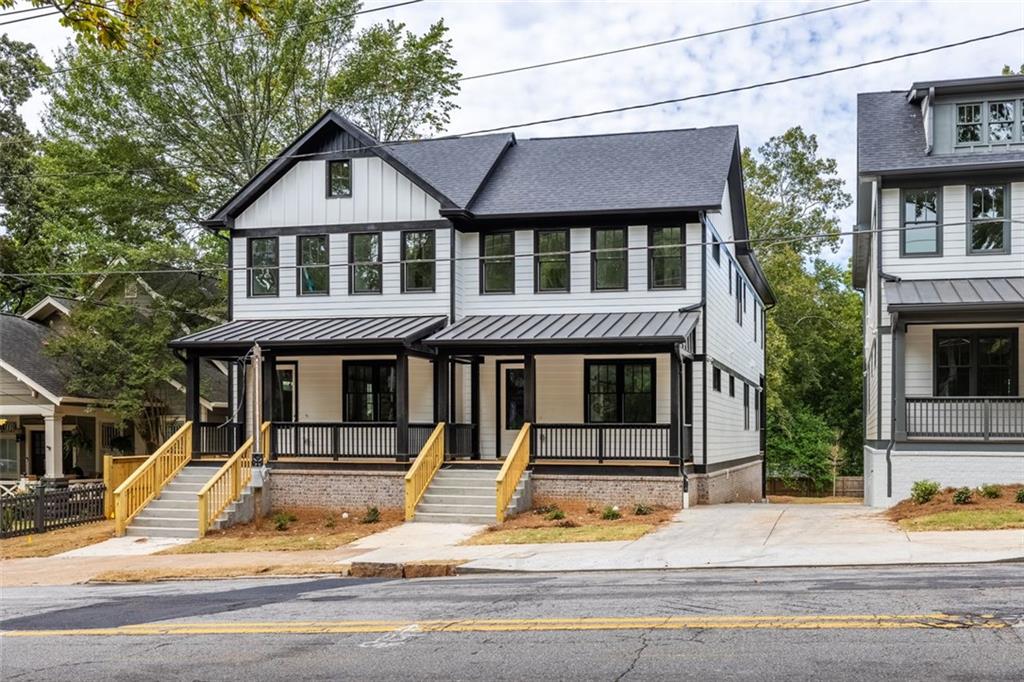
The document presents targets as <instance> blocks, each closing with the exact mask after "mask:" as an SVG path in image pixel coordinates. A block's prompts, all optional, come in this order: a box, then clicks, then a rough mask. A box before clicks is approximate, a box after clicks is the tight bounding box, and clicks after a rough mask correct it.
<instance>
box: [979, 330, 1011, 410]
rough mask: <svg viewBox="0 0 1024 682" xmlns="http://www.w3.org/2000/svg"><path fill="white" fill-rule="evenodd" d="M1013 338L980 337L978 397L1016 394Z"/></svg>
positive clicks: (996, 335)
mask: <svg viewBox="0 0 1024 682" xmlns="http://www.w3.org/2000/svg"><path fill="white" fill-rule="evenodd" d="M1014 354H1015V348H1014V343H1013V338H1012V337H1011V336H1009V335H1007V334H994V335H985V336H979V337H978V395H988V396H1012V395H1014V394H1015V393H1016V390H1015V388H1016V386H1015V381H1014V377H1015V376H1016V368H1017V367H1016V362H1015V360H1016V358H1015V356H1014Z"/></svg>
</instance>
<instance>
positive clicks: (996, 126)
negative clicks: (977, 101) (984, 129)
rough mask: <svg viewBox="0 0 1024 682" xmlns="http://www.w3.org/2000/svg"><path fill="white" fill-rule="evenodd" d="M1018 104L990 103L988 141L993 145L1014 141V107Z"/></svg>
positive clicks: (1011, 102)
mask: <svg viewBox="0 0 1024 682" xmlns="http://www.w3.org/2000/svg"><path fill="white" fill-rule="evenodd" d="M1015 104H1016V102H1013V101H1009V102H989V103H988V141H989V142H990V143H992V144H999V143H1001V142H1012V141H1013V122H1014V119H1015V117H1014V108H1015V107H1014V105H1015Z"/></svg>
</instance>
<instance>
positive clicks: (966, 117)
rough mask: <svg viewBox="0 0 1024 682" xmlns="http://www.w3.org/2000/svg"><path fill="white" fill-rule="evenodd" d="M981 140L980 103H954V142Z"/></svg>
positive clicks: (970, 142)
mask: <svg viewBox="0 0 1024 682" xmlns="http://www.w3.org/2000/svg"><path fill="white" fill-rule="evenodd" d="M975 142H981V103H980V102H972V103H969V104H958V105H956V143H957V144H972V143H975Z"/></svg>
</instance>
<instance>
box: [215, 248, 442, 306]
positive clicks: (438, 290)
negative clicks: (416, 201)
mask: <svg viewBox="0 0 1024 682" xmlns="http://www.w3.org/2000/svg"><path fill="white" fill-rule="evenodd" d="M411 229H414V228H411ZM434 232H435V235H436V237H435V249H436V254H437V256H438V258H439V260H438V262H437V266H436V270H435V279H434V291H433V292H410V293H403V292H402V286H401V266H400V265H399V263H398V261H399V260H400V259H401V254H402V236H401V235H402V233H401V232H400V231H397V230H394V231H384V232H381V233H380V235H381V261H382V262H383V265H382V275H383V280H382V293H380V294H352V295H350V294H349V282H348V277H349V267H348V247H349V235H348V234H346V233H335V234H331V235H330V238H329V249H330V251H329V254H328V257H329V259H330V263H331V266H332V267H331V270H330V273H331V278H330V294H328V295H316V296H299V295H298V292H297V289H296V287H297V274H298V271H297V261H296V244H297V243H298V242H297V240H298V237H296V236H294V235H282V236H280V237H278V238H277V239H278V259H279V260H278V262H279V264H280V265H279V267H280V269H279V278H278V295H277V296H255V297H253V296H248V293H247V281H246V276H247V274H248V273H247V271H246V255H247V252H246V250H247V239H246V238H245V237H234V247H233V251H232V255H233V259H234V264H233V267H234V269H235V273H237V274H236V276H235V278H234V291H233V295H234V298H233V305H234V319H236V320H245V319H267V318H270V319H275V318H303V317H376V316H393V315H447V314H448V312H449V309H450V299H449V295H448V291H449V287H450V284H451V280H450V276H449V273H450V270H449V268H450V267H451V261H450V260H449V258H448V255H449V251H448V249H449V243H450V242H449V240H450V239H451V230H450V229H439V230H434ZM243 273H244V274H245V275H246V276H243Z"/></svg>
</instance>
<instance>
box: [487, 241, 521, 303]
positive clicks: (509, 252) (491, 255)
mask: <svg viewBox="0 0 1024 682" xmlns="http://www.w3.org/2000/svg"><path fill="white" fill-rule="evenodd" d="M515 254H516V236H515V233H514V232H493V233H490V234H483V235H481V236H480V256H481V258H480V293H483V294H512V293H515V290H516V259H515Z"/></svg>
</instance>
